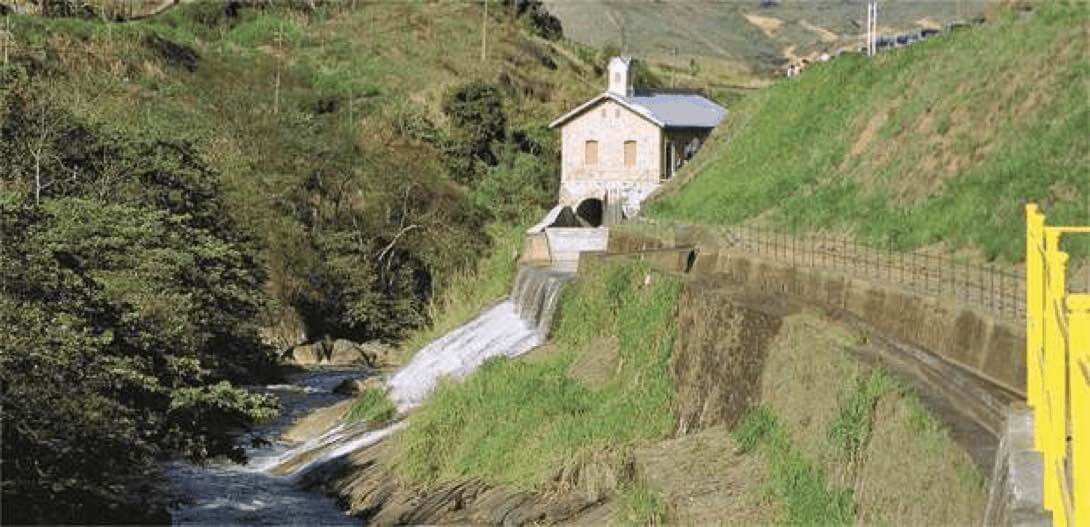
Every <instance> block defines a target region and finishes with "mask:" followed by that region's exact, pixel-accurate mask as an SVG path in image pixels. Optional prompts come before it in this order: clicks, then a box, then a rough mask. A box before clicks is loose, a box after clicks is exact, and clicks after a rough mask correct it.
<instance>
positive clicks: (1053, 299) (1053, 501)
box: [1035, 228, 1067, 525]
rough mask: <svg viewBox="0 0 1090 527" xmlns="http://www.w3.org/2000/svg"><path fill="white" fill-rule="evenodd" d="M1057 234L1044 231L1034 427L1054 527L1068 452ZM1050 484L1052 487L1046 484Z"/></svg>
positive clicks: (1062, 269) (1063, 257)
mask: <svg viewBox="0 0 1090 527" xmlns="http://www.w3.org/2000/svg"><path fill="white" fill-rule="evenodd" d="M1059 246H1060V233H1059V232H1058V231H1056V230H1053V229H1050V228H1046V229H1045V250H1046V253H1045V271H1046V273H1047V276H1046V278H1045V280H1046V284H1045V300H1044V306H1043V307H1044V313H1045V321H1046V322H1045V336H1044V344H1045V346H1044V347H1045V349H1044V359H1045V360H1044V368H1043V374H1044V375H1043V377H1042V379H1041V382H1042V387H1044V389H1045V391H1044V398H1043V400H1042V401H1041V403H1042V404H1041V406H1042V407H1043V409H1044V411H1043V412H1041V411H1038V412H1036V415H1035V417H1036V419H1035V421H1038V420H1040V419H1039V418H1040V417H1041V415H1042V414H1043V415H1045V416H1046V418H1045V419H1044V420H1043V421H1044V422H1043V423H1040V424H1039V425H1037V429H1038V431H1040V432H1041V439H1039V441H1040V442H1041V447H1042V448H1041V449H1040V450H1041V452H1042V454H1044V456H1043V457H1044V472H1045V474H1044V476H1045V486H1044V504H1045V508H1047V509H1049V510H1051V511H1052V519H1053V522H1054V523H1055V524H1056V525H1066V521H1065V520H1064V518H1065V512H1066V511H1065V510H1064V500H1063V496H1062V495H1061V494H1060V492H1059V491H1060V486H1059V480H1058V478H1059V477H1060V475H1061V474H1063V466H1064V457H1065V454H1066V451H1067V420H1066V419H1065V416H1066V414H1067V409H1066V402H1067V390H1066V388H1067V386H1066V385H1067V379H1066V378H1065V374H1066V373H1067V367H1066V360H1065V359H1066V357H1065V356H1064V355H1065V350H1064V346H1065V344H1066V336H1065V335H1064V334H1063V327H1062V325H1061V324H1062V323H1063V321H1062V320H1061V319H1060V317H1061V316H1062V315H1063V314H1064V313H1062V311H1061V309H1062V306H1061V305H1060V302H1061V299H1062V298H1063V296H1064V291H1065V285H1064V277H1065V274H1066V272H1067V254H1066V253H1064V252H1062V251H1060V247H1059ZM1049 482H1052V483H1054V484H1049Z"/></svg>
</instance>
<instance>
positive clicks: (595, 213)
mask: <svg viewBox="0 0 1090 527" xmlns="http://www.w3.org/2000/svg"><path fill="white" fill-rule="evenodd" d="M603 208H604V207H603V206H602V200H600V199H598V198H590V199H585V200H583V201H582V202H580V203H579V206H578V207H576V208H575V215H576V216H579V217H580V218H582V219H583V221H585V222H587V224H589V225H590V226H591V227H599V226H601V225H602V212H603Z"/></svg>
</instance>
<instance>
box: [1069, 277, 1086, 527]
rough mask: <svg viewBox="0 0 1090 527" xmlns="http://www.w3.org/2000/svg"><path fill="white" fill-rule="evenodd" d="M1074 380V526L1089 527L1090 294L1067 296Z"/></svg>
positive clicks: (1072, 450)
mask: <svg viewBox="0 0 1090 527" xmlns="http://www.w3.org/2000/svg"><path fill="white" fill-rule="evenodd" d="M1067 309H1068V313H1069V319H1068V320H1069V323H1070V325H1069V326H1068V328H1069V329H1068V350H1070V356H1069V359H1070V361H1071V362H1070V368H1071V369H1070V372H1069V378H1070V380H1071V479H1072V492H1071V495H1072V500H1071V501H1072V503H1073V505H1074V510H1073V511H1072V513H1073V514H1072V517H1071V518H1070V520H1071V524H1072V525H1077V526H1080V527H1082V526H1088V525H1090V294H1082V295H1070V296H1068V297H1067Z"/></svg>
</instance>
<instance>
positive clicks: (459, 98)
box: [443, 81, 507, 176]
mask: <svg viewBox="0 0 1090 527" xmlns="http://www.w3.org/2000/svg"><path fill="white" fill-rule="evenodd" d="M443 112H444V113H445V114H446V115H447V117H449V118H450V120H451V123H453V124H454V126H455V128H456V130H457V133H456V136H455V137H454V138H453V141H454V143H453V145H452V153H453V154H454V155H458V154H463V155H464V154H470V155H472V157H474V158H476V159H477V160H480V161H482V162H484V163H486V164H488V165H495V164H496V161H497V160H496V156H495V154H494V153H493V152H492V142H493V141H497V140H502V139H503V138H504V136H505V134H506V128H507V116H506V115H505V114H504V112H503V100H502V98H501V96H500V92H499V90H498V89H497V88H496V87H495V86H493V85H491V84H488V83H485V82H481V81H474V82H470V83H468V84H465V85H462V86H460V87H458V88H456V89H454V90H452V91H451V92H450V93H448V94H447V95H446V97H445V98H444V99H443ZM468 173H471V171H469V172H468ZM459 175H463V176H464V174H459Z"/></svg>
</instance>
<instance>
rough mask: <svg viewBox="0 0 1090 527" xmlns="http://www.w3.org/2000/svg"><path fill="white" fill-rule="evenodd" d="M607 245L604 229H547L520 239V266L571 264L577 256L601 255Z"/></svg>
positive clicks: (607, 233) (607, 240)
mask: <svg viewBox="0 0 1090 527" xmlns="http://www.w3.org/2000/svg"><path fill="white" fill-rule="evenodd" d="M608 244H609V229H608V228H605V227H549V228H546V229H545V230H544V231H542V232H539V233H535V234H528V235H527V236H526V238H524V239H523V242H522V255H521V256H520V262H522V263H533V262H574V261H577V260H579V254H580V253H584V252H600V251H604V250H605V249H606V246H607V245H608Z"/></svg>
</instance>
